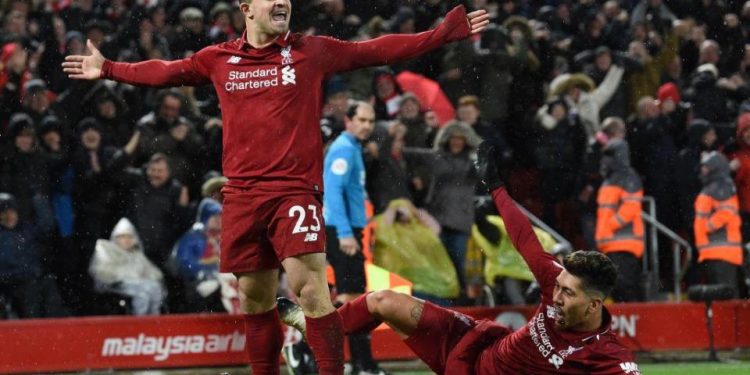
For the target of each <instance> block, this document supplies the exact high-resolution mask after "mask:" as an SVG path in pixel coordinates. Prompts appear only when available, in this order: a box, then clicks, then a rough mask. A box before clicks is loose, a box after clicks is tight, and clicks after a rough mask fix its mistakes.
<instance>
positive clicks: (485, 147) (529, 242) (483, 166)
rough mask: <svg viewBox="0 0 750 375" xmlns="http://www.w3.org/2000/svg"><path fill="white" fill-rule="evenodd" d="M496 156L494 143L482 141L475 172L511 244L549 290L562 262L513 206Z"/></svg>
mask: <svg viewBox="0 0 750 375" xmlns="http://www.w3.org/2000/svg"><path fill="white" fill-rule="evenodd" d="M495 160H497V155H496V152H495V150H494V146H492V145H491V144H490V143H489V142H486V141H485V142H482V144H480V145H479V151H478V152H477V170H478V171H477V172H478V174H479V176H480V178H481V179H482V182H483V183H484V184H485V186H487V190H488V191H489V192H490V194H491V195H492V199H493V201H494V202H495V207H496V208H497V210H498V212H499V213H500V216H502V217H503V221H504V222H505V229H506V230H507V231H508V237H510V241H511V242H512V243H513V246H514V247H515V248H516V249H518V252H519V253H521V256H522V257H523V259H524V260H525V261H526V264H528V265H529V269H531V272H532V273H533V274H534V277H535V278H536V279H537V281H538V282H539V284H540V285H541V286H542V290H543V291H547V290H551V289H550V288H551V287H552V286H554V283H555V278H556V277H557V275H559V274H560V271H562V266H561V265H560V264H559V263H557V260H556V259H555V257H553V256H552V255H550V254H548V253H547V252H545V251H544V249H543V248H542V245H541V244H540V243H539V239H538V238H537V236H536V233H534V229H533V228H532V226H531V222H529V218H528V217H526V215H524V214H523V213H522V212H521V210H519V209H518V207H516V202H515V201H514V200H513V198H511V197H510V195H508V192H507V191H506V190H505V187H504V186H503V183H502V181H501V180H500V177H499V176H498V173H497V167H496V165H495Z"/></svg>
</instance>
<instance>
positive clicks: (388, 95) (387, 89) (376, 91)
mask: <svg viewBox="0 0 750 375" xmlns="http://www.w3.org/2000/svg"><path fill="white" fill-rule="evenodd" d="M372 95H373V97H372V98H371V99H370V102H371V103H372V104H373V106H374V107H375V118H376V119H378V120H390V119H394V118H396V116H398V113H399V109H400V108H401V97H402V95H403V90H402V89H401V86H399V84H398V82H396V75H395V74H394V73H393V71H392V70H391V69H390V68H378V69H376V70H375V72H374V73H373V76H372Z"/></svg>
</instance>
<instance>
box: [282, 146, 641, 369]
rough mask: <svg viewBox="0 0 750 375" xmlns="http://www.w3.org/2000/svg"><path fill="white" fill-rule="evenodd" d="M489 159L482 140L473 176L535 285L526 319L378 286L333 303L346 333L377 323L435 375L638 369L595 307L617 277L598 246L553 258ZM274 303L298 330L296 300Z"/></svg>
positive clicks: (599, 308)
mask: <svg viewBox="0 0 750 375" xmlns="http://www.w3.org/2000/svg"><path fill="white" fill-rule="evenodd" d="M496 160H497V155H495V151H494V149H493V146H491V145H490V144H489V143H488V142H484V143H482V144H481V145H480V146H479V151H478V160H477V169H478V172H479V176H480V178H482V182H483V183H484V184H485V186H486V187H487V189H488V190H489V192H490V194H492V198H493V200H494V202H495V206H496V207H497V209H498V211H499V212H500V215H501V216H502V217H503V219H504V220H505V225H506V228H507V230H508V235H509V236H510V239H511V242H513V245H514V246H515V248H516V249H518V251H519V252H520V253H521V255H522V256H523V258H524V260H525V261H526V263H527V264H528V265H529V268H530V269H531V271H532V272H533V273H534V277H536V279H537V281H538V282H539V284H540V286H541V289H542V302H541V303H540V304H539V307H537V309H536V311H535V312H534V315H533V316H532V317H531V320H529V322H528V324H526V325H525V326H524V327H523V328H521V329H519V330H518V331H515V332H513V331H511V330H510V329H508V328H507V327H504V326H501V325H499V324H496V323H495V322H492V321H486V320H481V321H475V320H474V319H472V318H470V317H468V316H466V315H464V314H461V313H458V312H455V311H451V310H447V309H444V308H441V307H438V306H435V305H433V304H431V303H429V302H424V301H421V300H418V299H416V298H414V297H411V296H408V295H405V294H399V293H396V292H392V291H387V290H385V291H379V292H375V293H370V294H366V295H363V296H361V297H359V298H358V299H356V300H354V301H352V302H350V303H347V304H345V305H344V306H342V307H341V308H339V313H340V314H341V316H342V318H343V322H344V329H345V331H346V333H347V334H356V333H363V332H369V331H372V330H373V329H375V328H376V327H377V326H378V325H380V324H381V323H382V322H385V323H386V324H388V325H389V326H390V327H391V328H393V330H395V331H396V332H397V333H398V334H399V335H400V336H401V337H402V338H403V339H404V342H405V343H406V345H408V346H409V347H410V348H411V349H412V350H413V351H414V353H416V354H417V356H419V358H421V359H422V360H423V361H424V362H425V363H426V364H427V365H428V366H429V367H430V369H432V370H433V371H435V372H436V373H438V374H449V375H473V374H477V375H493V374H529V375H539V374H618V375H625V374H629V375H638V374H640V372H639V371H638V365H637V364H636V363H635V361H634V359H633V355H632V353H631V352H630V351H629V350H628V349H627V348H625V347H624V346H623V345H622V344H620V342H619V341H618V340H617V337H616V336H615V334H614V333H613V332H612V331H611V329H610V325H611V324H612V317H611V315H610V314H609V312H608V311H607V309H606V308H605V307H604V305H603V301H604V299H605V298H606V297H607V295H609V293H610V292H611V291H612V289H613V288H614V286H615V282H616V280H617V271H616V269H615V266H614V264H613V263H612V261H611V260H610V259H609V258H607V256H606V255H604V254H602V253H599V252H595V251H576V252H574V253H572V254H570V255H568V256H566V257H565V259H564V260H563V262H562V264H560V263H558V262H557V260H556V259H555V258H554V257H553V256H552V255H550V254H548V253H546V252H545V251H544V250H543V249H542V246H541V244H540V243H539V240H538V239H537V237H536V235H535V234H534V231H533V229H532V227H531V223H530V222H529V219H528V218H527V217H526V216H524V215H523V213H521V211H520V210H519V209H518V208H517V207H516V205H515V202H514V201H513V199H512V198H511V197H510V196H509V195H508V192H507V191H506V190H505V188H504V187H503V183H502V181H501V179H500V177H499V175H498V173H497V167H496V165H495V161H496ZM279 308H280V310H281V315H282V319H283V320H284V322H287V323H288V324H290V325H293V326H295V327H296V328H297V329H300V330H304V329H305V326H304V319H301V318H299V317H298V316H299V315H301V310H300V309H299V308H298V307H297V306H296V305H294V304H291V303H290V302H289V301H288V300H284V299H280V301H279Z"/></svg>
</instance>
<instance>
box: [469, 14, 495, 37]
mask: <svg viewBox="0 0 750 375" xmlns="http://www.w3.org/2000/svg"><path fill="white" fill-rule="evenodd" d="M466 18H467V19H468V20H469V27H470V28H471V33H472V34H479V33H481V32H482V31H484V29H486V28H487V25H489V24H490V15H489V14H488V13H487V11H486V10H484V9H480V10H475V11H473V12H471V13H469V14H467V15H466Z"/></svg>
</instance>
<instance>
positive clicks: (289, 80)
mask: <svg viewBox="0 0 750 375" xmlns="http://www.w3.org/2000/svg"><path fill="white" fill-rule="evenodd" d="M281 84H282V85H284V86H286V85H296V84H297V71H295V70H294V68H292V67H291V66H289V65H287V66H285V67H284V68H283V69H281Z"/></svg>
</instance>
